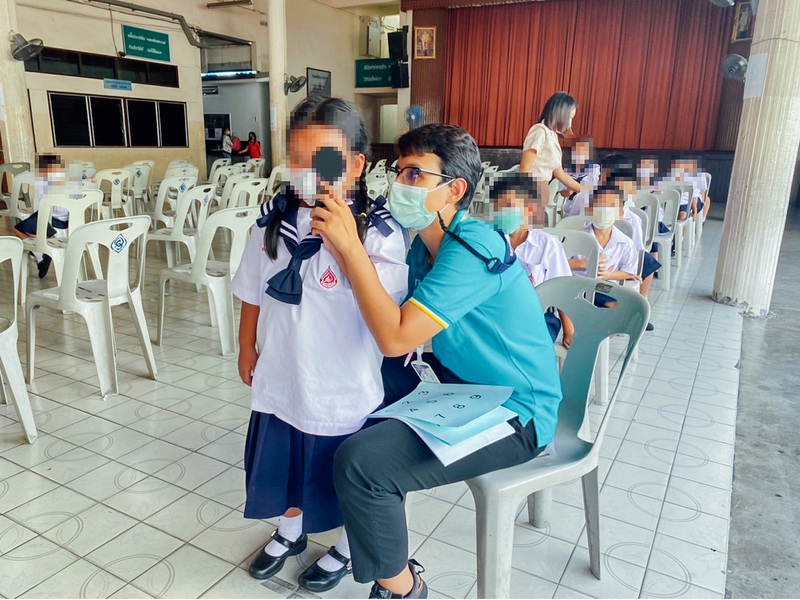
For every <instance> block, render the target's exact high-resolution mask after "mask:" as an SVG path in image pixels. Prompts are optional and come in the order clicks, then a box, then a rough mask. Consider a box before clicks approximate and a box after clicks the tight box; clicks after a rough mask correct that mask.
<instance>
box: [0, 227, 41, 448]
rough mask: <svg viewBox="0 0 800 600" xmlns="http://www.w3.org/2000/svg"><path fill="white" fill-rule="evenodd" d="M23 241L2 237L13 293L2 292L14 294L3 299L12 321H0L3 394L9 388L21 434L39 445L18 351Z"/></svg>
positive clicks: (0, 255)
mask: <svg viewBox="0 0 800 600" xmlns="http://www.w3.org/2000/svg"><path fill="white" fill-rule="evenodd" d="M22 255H23V253H22V240H20V239H18V238H16V237H12V236H6V237H0V263H4V262H5V261H9V262H10V263H11V274H12V282H13V285H12V286H11V290H9V289H8V287H7V286H3V289H2V291H4V292H7V291H10V292H11V293H10V294H9V295H8V297H6V298H4V299H3V304H2V305H3V306H5V307H9V306H11V307H12V309H11V310H13V316H12V317H11V319H5V318H0V371H1V372H2V377H0V392H3V394H5V390H3V389H2V388H3V383H4V382H5V385H6V386H7V387H8V395H7V396H5V397H6V399H7V400H10V401H11V402H12V403H13V404H14V409H15V410H16V411H17V418H19V422H20V425H22V431H23V432H24V433H25V438H26V439H27V440H28V443H29V444H32V443H33V442H34V441H36V436H37V433H36V422H35V421H34V420H33V412H32V411H31V401H30V398H29V397H28V390H27V388H26V387H25V376H24V375H23V374H22V365H21V364H20V361H19V350H18V349H17V340H18V338H19V332H18V329H17V304H18V302H19V298H18V297H17V296H18V292H17V290H18V289H19V280H20V271H21V268H20V262H21V261H22Z"/></svg>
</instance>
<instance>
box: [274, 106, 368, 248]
mask: <svg viewBox="0 0 800 600" xmlns="http://www.w3.org/2000/svg"><path fill="white" fill-rule="evenodd" d="M314 125H323V126H326V127H332V128H333V129H336V130H338V131H339V132H341V133H342V135H344V137H345V138H346V139H347V144H348V147H349V150H350V151H351V152H356V153H358V154H363V155H364V156H365V157H366V158H367V160H369V155H370V146H369V136H368V135H367V127H366V125H365V124H364V119H363V118H362V117H361V113H360V112H359V111H358V108H356V106H355V105H354V104H352V103H350V102H347V101H346V100H342V99H341V98H326V97H324V96H319V95H314V96H309V97H308V98H306V99H305V100H303V101H302V102H301V103H300V104H298V105H297V106H296V107H295V108H294V110H293V111H292V115H291V117H290V119H289V132H288V135H287V141H288V140H290V139H291V137H292V132H294V131H298V130H300V129H302V128H304V127H311V126H314ZM365 165H366V161H365ZM365 176H366V168H365V169H363V170H362V171H361V176H360V178H359V181H358V190H357V191H351V190H347V191H346V193H348V194H349V195H350V198H349V199H350V200H352V202H353V204H354V208H355V210H354V211H353V212H354V214H355V215H356V217H355V219H356V225H357V227H358V237H359V238H361V241H362V242H363V241H364V238H365V237H366V235H367V227H368V225H369V222H368V221H367V219H366V213H367V211H368V209H369V195H368V194H367V182H366V179H365ZM282 192H283V193H284V194H285V195H286V199H287V201H288V202H287V206H289V207H293V206H297V205H298V204H299V202H300V199H299V198H298V197H297V196H296V195H295V193H294V191H293V190H292V187H291V186H286V185H285V186H283V190H282ZM276 216H277V217H278V218H275V219H273V220H272V222H271V223H270V224H269V226H268V227H267V228H266V229H265V230H264V248H265V249H266V251H267V256H269V257H270V258H271V259H272V260H275V259H276V258H277V256H278V241H279V239H280V228H281V222H282V221H283V214H282V213H278V214H277V215H276Z"/></svg>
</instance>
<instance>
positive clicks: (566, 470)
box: [467, 277, 650, 598]
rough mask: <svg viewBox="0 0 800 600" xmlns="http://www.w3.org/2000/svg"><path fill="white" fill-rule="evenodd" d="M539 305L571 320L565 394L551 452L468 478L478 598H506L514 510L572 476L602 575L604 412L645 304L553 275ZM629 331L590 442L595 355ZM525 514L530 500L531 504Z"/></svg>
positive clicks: (613, 289) (617, 290) (628, 293)
mask: <svg viewBox="0 0 800 600" xmlns="http://www.w3.org/2000/svg"><path fill="white" fill-rule="evenodd" d="M595 291H597V292H601V293H604V294H608V295H610V296H613V297H614V298H616V300H617V304H616V306H615V307H614V308H598V307H596V306H594V304H592V303H591V301H590V300H586V298H587V297H588V298H592V293H593V292H595ZM536 292H537V294H538V295H539V299H540V300H541V302H542V307H543V308H548V307H551V306H552V307H555V308H558V309H561V310H563V311H564V312H566V313H567V315H569V317H570V318H571V319H572V322H573V324H574V325H575V337H574V338H573V340H572V345H571V346H570V349H569V352H567V357H566V359H565V361H564V366H563V368H562V370H561V387H562V390H563V395H564V399H563V401H562V402H561V405H560V407H559V412H558V426H557V428H556V433H555V438H554V441H553V448H554V450H555V452H552V453H549V454H548V455H547V456H539V457H537V458H535V459H533V460H531V461H529V462H527V463H524V464H521V465H517V466H515V467H510V468H508V469H502V470H499V471H495V472H492V473H487V474H485V475H481V476H479V477H475V478H473V479H470V480H468V481H467V484H468V485H469V488H470V491H471V492H472V495H473V497H474V499H475V521H476V530H477V549H478V555H477V559H478V597H479V598H508V597H509V596H510V587H511V558H512V551H513V547H514V521H515V518H516V514H517V510H518V508H519V506H520V504H522V503H523V502H524V501H525V500H526V498H530V497H531V496H532V495H533V494H535V493H537V492H539V491H541V490H544V489H547V488H551V487H552V486H555V485H560V484H562V483H567V482H569V481H572V480H574V479H576V478H578V477H580V478H581V482H582V484H583V501H584V512H585V516H586V533H587V540H588V544H589V559H590V564H591V571H592V574H593V575H594V576H595V577H597V578H598V579H600V527H599V526H600V506H599V489H598V477H597V467H598V462H599V458H600V445H601V444H602V442H603V437H604V435H605V430H606V425H607V423H608V415H609V414H611V411H612V409H613V406H614V401H615V399H616V397H617V393H618V392H619V383H620V381H622V378H623V376H624V374H625V371H626V369H627V367H628V363H629V362H630V359H631V354H632V353H633V350H634V348H635V347H636V344H637V343H638V342H639V338H640V337H641V336H642V333H644V329H645V327H646V325H647V322H648V319H649V316H650V305H649V304H648V303H647V300H645V299H644V298H642V297H641V295H639V294H638V293H637V292H635V291H633V290H629V289H625V288H622V287H620V286H617V285H613V284H609V283H607V282H604V281H601V280H599V279H588V278H586V277H557V278H555V279H551V280H549V281H545V282H544V283H542V284H541V285H539V286H537V288H536ZM614 334H624V335H627V336H628V345H627V348H626V350H625V354H624V360H623V362H622V368H621V369H620V374H619V379H618V380H617V385H616V387H615V389H614V392H613V393H612V395H611V400H610V402H609V406H608V409H607V410H606V412H605V415H604V417H603V419H602V421H601V422H600V426H599V428H598V431H597V435H596V436H595V438H594V440H593V441H589V440H586V439H582V438H581V437H580V430H581V427H582V426H583V423H584V419H585V418H586V416H585V415H586V403H587V401H588V398H589V389H590V385H591V381H592V371H593V368H594V363H595V357H596V355H597V350H598V348H599V346H600V344H601V343H602V342H603V341H604V340H606V339H607V338H608V337H609V336H611V335H614ZM529 518H532V515H531V505H530V504H529Z"/></svg>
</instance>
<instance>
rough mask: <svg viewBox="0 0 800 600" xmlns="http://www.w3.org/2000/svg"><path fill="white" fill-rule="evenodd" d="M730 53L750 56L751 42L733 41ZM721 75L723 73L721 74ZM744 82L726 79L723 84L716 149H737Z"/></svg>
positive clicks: (715, 140)
mask: <svg viewBox="0 0 800 600" xmlns="http://www.w3.org/2000/svg"><path fill="white" fill-rule="evenodd" d="M728 54H741V55H742V56H744V57H745V58H748V57H749V56H750V42H749V41H746V42H732V43H731V45H730V46H729V47H728ZM720 76H721V74H720ZM743 96H744V83H743V82H740V81H730V80H728V79H725V80H724V82H723V84H722V93H721V95H720V99H719V113H718V116H717V132H716V135H715V136H714V149H715V150H721V151H731V152H733V151H734V150H736V138H737V137H738V135H739V119H740V118H741V116H742V103H743V101H744V98H743Z"/></svg>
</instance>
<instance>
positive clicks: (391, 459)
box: [333, 356, 543, 583]
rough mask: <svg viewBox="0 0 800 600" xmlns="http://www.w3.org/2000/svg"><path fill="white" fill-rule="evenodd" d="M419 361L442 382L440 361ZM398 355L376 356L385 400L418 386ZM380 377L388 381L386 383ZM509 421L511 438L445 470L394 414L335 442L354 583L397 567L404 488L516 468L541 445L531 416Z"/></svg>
mask: <svg viewBox="0 0 800 600" xmlns="http://www.w3.org/2000/svg"><path fill="white" fill-rule="evenodd" d="M425 358H426V360H427V361H428V362H429V363H430V364H431V366H432V367H433V368H434V370H435V371H436V373H437V375H438V376H439V378H440V379H441V380H443V381H444V379H445V377H443V376H442V375H443V372H442V369H441V365H439V367H440V368H437V365H436V364H434V362H437V363H438V361H433V360H428V359H429V357H428V356H426V357H425ZM397 360H399V361H400V362H399V363H398V362H396V361H397ZM402 360H403V359H402V358H401V359H386V360H385V361H384V369H383V371H384V381H385V387H386V389H387V394H389V397H387V403H391V402H393V401H396V400H397V399H399V397H402V396H399V397H394V396H395V395H396V393H400V391H401V390H402V389H408V390H409V391H411V390H413V389H414V388H415V387H416V385H417V384H418V383H419V379H418V378H417V376H416V374H415V373H414V371H413V370H412V369H411V368H410V367H407V368H403V367H402ZM387 375H388V376H389V377H391V379H388V380H387ZM451 375H452V374H451ZM453 377H455V376H453ZM406 393H408V392H406ZM403 395H405V394H403ZM509 423H510V424H511V426H512V427H513V428H514V434H513V435H510V436H508V437H506V438H504V439H502V440H499V441H497V442H495V443H494V444H492V445H490V446H486V447H485V448H482V449H480V450H478V451H477V452H475V453H473V454H471V455H469V456H466V457H464V458H462V459H461V460H459V461H456V462H455V463H452V464H451V465H450V466H448V467H445V466H443V465H442V463H440V462H439V460H438V459H437V458H436V457H435V456H434V455H433V453H432V452H431V451H430V450H429V449H428V447H427V446H426V445H425V443H424V442H423V441H422V440H420V438H419V437H418V436H417V434H416V433H414V432H413V431H412V430H411V429H410V428H408V427H407V426H406V425H405V424H403V423H401V422H400V421H396V420H394V419H387V420H386V421H383V422H382V423H378V424H377V425H374V426H373V427H369V428H368V429H364V430H362V431H359V432H358V433H355V434H353V435H352V436H350V437H349V438H348V439H347V441H345V442H344V443H343V444H342V445H341V446H339V449H338V450H337V452H336V456H335V457H334V464H333V476H334V484H335V485H336V494H337V496H338V497H339V504H340V506H341V508H342V514H343V515H344V522H345V527H346V528H347V537H348V540H349V543H350V553H351V556H352V559H353V577H354V578H355V580H356V581H358V582H360V583H367V582H369V581H373V580H375V579H388V578H390V577H394V576H395V575H398V574H399V573H400V572H401V571H402V570H403V569H404V568H405V566H406V562H407V561H408V527H407V525H406V513H405V508H404V506H403V502H404V499H405V497H406V494H407V493H408V492H411V491H417V490H426V489H430V488H434V487H438V486H440V485H446V484H448V483H455V482H457V481H464V480H465V479H470V478H472V477H477V476H478V475H482V474H484V473H488V472H490V471H496V470H498V469H503V468H506V467H511V466H514V465H518V464H521V463H524V462H527V461H529V460H531V459H533V458H535V457H536V456H537V455H538V454H539V453H540V452H541V451H542V450H543V448H539V447H538V444H537V442H536V432H535V430H534V427H533V421H531V422H530V423H528V425H527V426H526V427H523V426H522V425H521V424H520V423H519V421H518V420H517V419H514V420H512V421H509Z"/></svg>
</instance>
